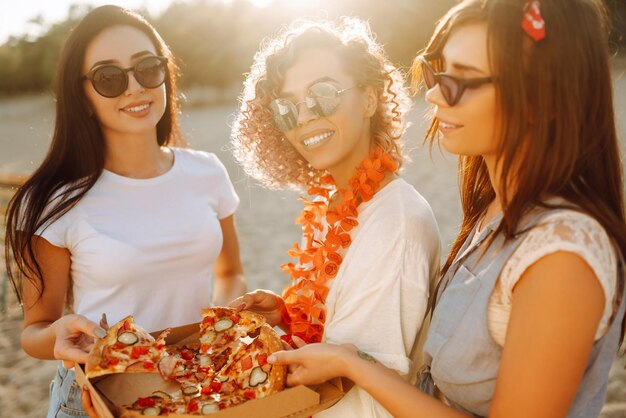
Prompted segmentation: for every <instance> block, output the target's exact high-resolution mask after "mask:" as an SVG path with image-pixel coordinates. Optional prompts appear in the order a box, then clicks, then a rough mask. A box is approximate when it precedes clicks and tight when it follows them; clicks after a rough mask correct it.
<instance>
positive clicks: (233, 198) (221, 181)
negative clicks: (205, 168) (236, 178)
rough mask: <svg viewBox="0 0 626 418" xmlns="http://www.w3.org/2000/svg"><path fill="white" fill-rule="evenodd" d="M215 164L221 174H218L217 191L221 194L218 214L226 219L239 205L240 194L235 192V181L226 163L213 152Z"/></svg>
mask: <svg viewBox="0 0 626 418" xmlns="http://www.w3.org/2000/svg"><path fill="white" fill-rule="evenodd" d="M212 156H213V158H214V160H215V165H216V167H217V170H218V171H219V174H218V176H217V179H218V180H217V183H218V184H217V191H218V195H219V203H218V207H217V216H218V218H219V219H224V218H226V217H228V216H230V215H232V214H233V213H235V210H236V209H237V207H238V206H239V196H238V195H237V192H235V188H234V186H233V183H232V182H231V181H230V177H229V176H228V172H227V171H226V167H224V164H222V162H221V161H220V160H219V158H217V156H216V155H215V154H212Z"/></svg>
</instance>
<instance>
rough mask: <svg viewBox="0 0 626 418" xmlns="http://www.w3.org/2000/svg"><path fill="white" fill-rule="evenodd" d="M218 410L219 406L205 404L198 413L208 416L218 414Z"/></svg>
mask: <svg viewBox="0 0 626 418" xmlns="http://www.w3.org/2000/svg"><path fill="white" fill-rule="evenodd" d="M219 410H220V408H219V406H217V405H215V404H214V403H205V404H204V405H202V408H201V409H200V413H201V414H202V415H209V414H213V413H215V412H218V411H219Z"/></svg>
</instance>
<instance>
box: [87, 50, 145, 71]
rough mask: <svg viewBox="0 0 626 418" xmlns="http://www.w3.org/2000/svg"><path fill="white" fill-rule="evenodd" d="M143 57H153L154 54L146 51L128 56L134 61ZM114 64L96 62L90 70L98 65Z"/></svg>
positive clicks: (112, 61) (104, 61) (105, 61)
mask: <svg viewBox="0 0 626 418" xmlns="http://www.w3.org/2000/svg"><path fill="white" fill-rule="evenodd" d="M145 55H154V52H152V51H148V50H145V51H139V52H135V53H134V54H133V55H131V56H130V59H131V60H134V59H135V58H139V57H143V56H145ZM115 63H117V61H116V60H102V61H98V62H96V63H94V64H93V65H92V66H91V68H94V67H97V66H99V65H106V64H115Z"/></svg>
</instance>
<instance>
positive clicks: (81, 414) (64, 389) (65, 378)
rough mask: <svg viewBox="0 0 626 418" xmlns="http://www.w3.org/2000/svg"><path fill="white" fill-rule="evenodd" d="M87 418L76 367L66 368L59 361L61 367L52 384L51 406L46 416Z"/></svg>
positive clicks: (49, 417) (54, 417)
mask: <svg viewBox="0 0 626 418" xmlns="http://www.w3.org/2000/svg"><path fill="white" fill-rule="evenodd" d="M77 417H78V418H87V414H86V413H85V411H84V410H83V407H82V406H81V392H80V385H79V384H78V382H77V381H76V377H75V375H74V369H66V368H65V367H63V363H62V362H60V361H59V367H58V369H57V372H56V375H55V377H54V380H53V381H52V384H51V385H50V407H49V408H48V415H47V416H46V418H77Z"/></svg>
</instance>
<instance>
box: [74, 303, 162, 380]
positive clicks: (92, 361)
mask: <svg viewBox="0 0 626 418" xmlns="http://www.w3.org/2000/svg"><path fill="white" fill-rule="evenodd" d="M169 331H170V330H169V329H167V330H165V331H163V332H162V333H161V334H160V335H159V336H158V337H157V338H156V339H155V338H154V337H153V336H152V335H150V334H149V333H148V332H147V331H146V330H145V329H143V328H142V327H141V326H139V325H138V324H136V323H135V321H134V318H133V317H132V316H131V315H129V316H127V317H126V318H124V319H122V320H121V321H119V322H118V323H117V324H115V325H114V326H112V327H111V328H109V329H108V330H107V335H106V337H104V338H102V339H99V340H97V341H96V342H95V343H94V346H93V348H92V349H91V352H90V353H89V357H88V358H87V363H86V364H85V373H86V375H87V377H88V378H93V377H96V376H102V375H105V374H112V373H158V369H157V364H158V363H159V361H160V360H161V358H162V357H163V356H164V355H166V352H165V337H166V336H167V334H168V333H169Z"/></svg>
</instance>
